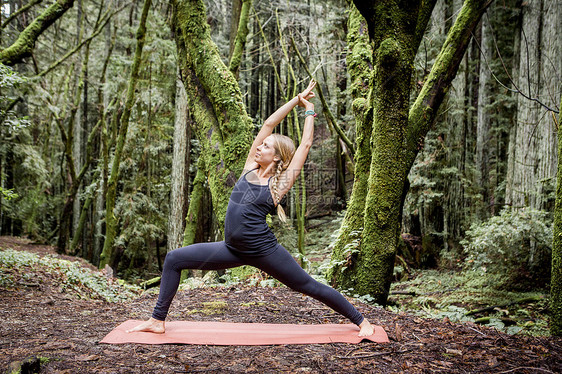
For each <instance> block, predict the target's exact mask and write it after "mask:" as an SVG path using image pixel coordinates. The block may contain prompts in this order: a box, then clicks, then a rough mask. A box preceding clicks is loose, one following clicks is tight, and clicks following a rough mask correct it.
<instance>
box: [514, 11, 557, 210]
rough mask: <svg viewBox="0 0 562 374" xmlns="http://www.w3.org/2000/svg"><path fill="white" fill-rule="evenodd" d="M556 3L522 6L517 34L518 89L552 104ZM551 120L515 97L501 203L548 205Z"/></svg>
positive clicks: (553, 168) (553, 160) (551, 166)
mask: <svg viewBox="0 0 562 374" xmlns="http://www.w3.org/2000/svg"><path fill="white" fill-rule="evenodd" d="M560 8H561V6H560V4H559V3H558V2H550V1H544V0H535V1H530V2H528V4H527V6H525V7H523V25H522V28H521V37H520V60H519V77H518V81H517V85H518V88H519V89H520V90H521V91H522V92H523V93H524V94H526V95H527V96H528V97H531V98H539V99H540V100H541V101H542V102H544V103H545V104H547V105H549V106H550V107H554V106H555V105H556V103H557V102H558V98H557V97H556V94H555V93H556V92H559V89H558V87H557V85H558V84H559V83H558V81H556V79H552V78H553V77H554V76H556V74H557V73H556V72H558V73H559V72H560V71H561V68H562V64H561V60H560V58H559V56H557V55H556V53H557V52H556V50H560V48H561V44H562V42H561V39H560V37H559V35H560V34H559V33H560V32H561V30H560V23H561V22H562V15H561V14H560V13H561V11H560ZM554 132H555V128H554V125H553V123H552V121H551V120H550V119H549V118H548V116H545V115H544V108H543V107H542V106H541V105H539V104H538V103H537V102H535V101H531V100H529V99H528V98H526V97H524V96H523V95H518V98H517V121H516V124H515V127H514V129H513V130H512V132H511V138H510V150H509V161H508V172H507V188H506V204H507V205H510V206H513V207H516V208H518V207H526V206H528V207H532V208H535V209H546V210H550V209H552V203H553V202H552V201H551V200H549V198H548V194H549V192H550V191H551V190H552V187H551V186H553V185H554V178H555V175H556V164H557V161H556V158H557V152H556V149H557V147H556V137H555V136H552V134H553V133H554Z"/></svg>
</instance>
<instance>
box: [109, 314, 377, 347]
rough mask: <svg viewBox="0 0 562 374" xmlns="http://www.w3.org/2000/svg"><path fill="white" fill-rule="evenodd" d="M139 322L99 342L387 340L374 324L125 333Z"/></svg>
mask: <svg viewBox="0 0 562 374" xmlns="http://www.w3.org/2000/svg"><path fill="white" fill-rule="evenodd" d="M142 322H143V321H138V320H128V321H125V322H123V323H122V324H120V325H119V326H117V327H116V328H115V329H114V330H113V331H111V332H110V333H109V334H107V336H106V337H105V338H103V340H102V341H101V342H100V343H108V344H122V343H141V344H171V343H176V344H178V343H179V344H201V345H271V344H312V343H355V344H356V343H359V342H360V341H361V340H363V339H367V340H370V341H373V342H376V343H388V336H387V335H386V332H385V331H384V329H383V328H382V327H380V326H375V333H374V334H373V335H371V336H366V337H359V336H357V334H358V333H359V327H357V326H356V325H354V324H324V325H291V324H271V323H230V322H187V321H174V322H166V332H165V333H164V334H153V333H150V332H131V333H128V332H126V331H127V330H128V329H130V328H133V327H135V326H137V325H138V324H140V323H142Z"/></svg>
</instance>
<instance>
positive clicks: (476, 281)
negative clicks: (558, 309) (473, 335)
mask: <svg viewBox="0 0 562 374" xmlns="http://www.w3.org/2000/svg"><path fill="white" fill-rule="evenodd" d="M503 277H504V275H499V274H491V273H486V274H485V275H484V276H483V275H482V273H481V272H478V271H471V270H464V271H452V270H448V271H447V270H417V271H415V272H414V273H413V274H412V277H411V279H409V280H406V281H401V282H397V283H393V284H392V286H391V291H390V297H389V306H388V307H387V308H388V309H389V310H391V311H393V312H401V311H403V312H407V313H411V314H415V315H418V316H421V317H429V318H439V319H444V318H447V319H449V320H450V321H452V322H465V321H470V322H476V323H479V322H480V323H484V322H485V323H486V324H487V325H488V326H492V327H495V328H497V329H498V330H501V331H504V332H507V333H510V334H528V335H549V332H548V323H547V316H546V311H547V305H548V300H547V298H546V294H544V293H543V292H538V291H535V292H514V291H508V290H501V289H498V288H497V287H496V285H498V284H500V283H501V282H500V281H501V280H502V278H503ZM530 300H532V301H531V302H530ZM510 303H512V305H508V304H510ZM490 306H496V307H495V308H493V309H492V310H490V311H486V312H484V311H483V312H480V313H476V314H468V313H469V312H470V311H471V310H475V309H480V308H485V307H490Z"/></svg>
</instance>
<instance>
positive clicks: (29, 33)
mask: <svg viewBox="0 0 562 374" xmlns="http://www.w3.org/2000/svg"><path fill="white" fill-rule="evenodd" d="M72 5H74V0H58V1H56V2H55V3H53V4H52V5H51V6H49V7H48V8H47V9H45V10H44V11H43V13H41V14H40V15H39V16H38V17H37V18H36V19H34V20H33V22H31V23H30V24H29V26H27V27H26V28H25V29H24V30H23V31H22V32H21V33H20V34H19V35H18V38H17V39H16V41H15V42H14V43H13V44H12V45H11V46H9V47H7V48H5V49H3V50H1V51H0V62H1V63H3V64H4V65H14V64H17V63H18V62H20V61H21V60H22V59H23V58H25V57H27V56H30V55H31V52H32V51H33V47H34V46H35V42H36V41H37V38H38V37H39V35H41V34H42V33H43V31H45V30H46V29H47V28H48V27H49V26H51V25H52V24H53V22H55V21H56V20H57V19H59V18H60V17H61V16H62V15H63V14H64V13H65V12H66V11H67V10H68V9H70V8H72Z"/></svg>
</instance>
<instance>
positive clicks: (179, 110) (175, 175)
mask: <svg viewBox="0 0 562 374" xmlns="http://www.w3.org/2000/svg"><path fill="white" fill-rule="evenodd" d="M178 75H179V74H178ZM176 87H177V89H176V91H177V93H176V119H175V123H174V149H173V151H174V155H173V159H172V191H171V193H170V195H171V196H170V217H169V219H168V252H169V251H171V250H174V249H176V248H179V247H181V246H182V242H183V233H184V229H185V215H184V205H185V203H186V200H187V195H186V193H185V192H186V187H187V184H188V183H189V164H188V163H186V160H187V159H188V154H189V151H190V146H189V138H188V137H187V132H188V131H187V115H188V114H187V97H186V93H185V88H184V87H183V83H182V81H181V80H180V79H179V78H178V79H177V81H176Z"/></svg>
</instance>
